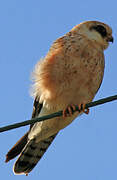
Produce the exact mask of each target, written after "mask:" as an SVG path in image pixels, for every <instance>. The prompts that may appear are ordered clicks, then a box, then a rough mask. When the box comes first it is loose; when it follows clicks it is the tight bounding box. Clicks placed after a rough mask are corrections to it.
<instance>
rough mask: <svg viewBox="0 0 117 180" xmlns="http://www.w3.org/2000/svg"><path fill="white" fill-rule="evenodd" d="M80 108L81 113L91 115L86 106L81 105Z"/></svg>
mask: <svg viewBox="0 0 117 180" xmlns="http://www.w3.org/2000/svg"><path fill="white" fill-rule="evenodd" d="M78 108H79V111H80V112H84V113H85V114H89V108H87V109H86V104H79V105H78Z"/></svg>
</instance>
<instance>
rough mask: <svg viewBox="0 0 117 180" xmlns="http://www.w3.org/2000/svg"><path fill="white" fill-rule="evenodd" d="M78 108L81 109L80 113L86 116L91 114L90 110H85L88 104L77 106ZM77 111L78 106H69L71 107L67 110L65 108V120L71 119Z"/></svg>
mask: <svg viewBox="0 0 117 180" xmlns="http://www.w3.org/2000/svg"><path fill="white" fill-rule="evenodd" d="M77 106H78V108H79V112H80V113H81V112H83V113H85V114H89V109H88V108H87V109H86V108H85V107H86V104H84V103H81V104H79V105H77ZM75 111H76V106H75V105H74V104H71V105H69V106H67V108H65V109H64V110H63V117H64V118H65V117H70V116H72V114H73V113H74V112H75Z"/></svg>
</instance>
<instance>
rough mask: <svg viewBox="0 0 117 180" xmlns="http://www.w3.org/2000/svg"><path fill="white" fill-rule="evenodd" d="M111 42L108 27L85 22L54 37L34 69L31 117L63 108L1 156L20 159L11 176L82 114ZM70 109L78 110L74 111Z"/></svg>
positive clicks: (29, 166)
mask: <svg viewBox="0 0 117 180" xmlns="http://www.w3.org/2000/svg"><path fill="white" fill-rule="evenodd" d="M109 42H113V37H112V29H111V28H110V27H109V26H108V25H107V24H104V23H102V22H98V21H86V22H83V23H81V24H78V25H76V26H75V27H74V28H73V29H72V30H71V31H70V32H68V33H67V34H65V35H64V36H62V37H60V38H58V39H57V40H56V41H55V42H54V43H53V44H52V46H51V48H50V50H49V52H48V53H47V55H46V56H45V57H44V58H42V59H41V60H40V61H39V62H38V63H37V64H36V66H35V69H34V71H33V81H34V83H33V90H32V94H33V96H34V98H35V100H34V106H33V113H32V118H36V117H41V116H44V115H48V114H51V113H54V112H57V111H60V110H63V116H62V117H56V118H52V119H51V120H47V121H42V122H36V123H34V124H33V125H31V126H30V129H29V131H28V132H27V133H26V134H25V135H24V136H23V137H22V138H21V139H20V140H19V141H18V142H17V143H16V144H15V145H14V146H13V147H12V149H11V150H10V151H9V152H8V153H7V155H6V162H8V161H9V160H11V159H13V158H15V157H16V156H17V155H19V157H18V159H17V160H16V162H15V164H14V167H13V171H14V173H15V174H25V175H28V173H30V172H31V170H32V169H33V168H34V167H35V166H36V164H37V163H38V161H39V160H40V159H41V157H42V156H43V155H44V153H45V152H46V150H47V148H48V147H49V146H50V144H51V143H52V141H53V140H54V138H55V137H56V135H57V134H58V132H59V131H60V130H61V129H63V128H65V127H66V126H67V125H69V124H70V123H71V122H72V121H73V120H74V119H75V118H76V117H77V116H79V114H82V113H83V112H85V113H88V110H87V111H86V110H85V104H86V103H89V102H91V101H92V100H93V98H94V97H95V95H96V93H97V91H98V89H99V88H100V85H101V83H102V79H103V74H104V66H105V61H104V50H105V49H107V47H108V45H109ZM75 105H78V106H79V108H80V110H81V111H80V112H78V111H77V112H75V113H73V110H75Z"/></svg>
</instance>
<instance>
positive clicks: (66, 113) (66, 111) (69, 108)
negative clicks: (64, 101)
mask: <svg viewBox="0 0 117 180" xmlns="http://www.w3.org/2000/svg"><path fill="white" fill-rule="evenodd" d="M74 111H76V106H75V105H73V104H71V105H69V106H67V108H65V109H64V110H63V118H65V117H68V116H72V114H73V112H74Z"/></svg>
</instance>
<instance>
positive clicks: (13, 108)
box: [0, 0, 117, 180]
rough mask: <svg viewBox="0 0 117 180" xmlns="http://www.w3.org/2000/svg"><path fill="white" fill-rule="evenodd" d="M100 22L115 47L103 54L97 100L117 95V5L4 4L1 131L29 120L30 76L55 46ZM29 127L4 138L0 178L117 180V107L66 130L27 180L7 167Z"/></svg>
mask: <svg viewBox="0 0 117 180" xmlns="http://www.w3.org/2000/svg"><path fill="white" fill-rule="evenodd" d="M86 20H99V21H102V22H105V23H107V24H109V25H110V26H111V27H112V29H113V36H114V39H115V42H114V43H113V44H111V45H110V47H109V48H108V50H106V51H105V59H106V67H105V74H104V80H103V83H102V86H101V88H100V90H99V92H98V94H97V95H96V97H95V100H97V99H100V98H103V97H107V96H110V95H115V94H117V55H116V54H117V2H116V0H111V1H107V0H98V1H94V0H81V1H78V0H59V1H57V0H43V1H39V0H32V1H31V0H20V1H18V0H17V1H16V0H4V1H3V0H1V1H0V116H1V117H0V126H4V125H8V124H11V123H15V122H20V121H24V120H27V119H30V117H31V113H32V106H33V99H32V98H31V97H30V95H29V89H30V85H31V81H30V74H31V72H32V70H33V68H34V65H35V64H36V62H37V61H38V60H39V59H40V58H41V57H43V56H45V55H46V53H47V52H48V50H49V47H50V45H51V44H52V42H53V41H54V40H55V39H56V38H58V37H60V36H62V35H64V34H65V33H66V32H68V31H69V30H70V29H71V28H72V27H73V26H74V25H76V24H79V23H80V22H82V21H86ZM28 128H29V127H22V128H19V129H15V130H11V131H7V132H4V133H1V134H0V140H1V146H0V178H1V179H7V180H11V179H12V180H14V179H15V180H19V179H22V180H24V179H29V180H32V179H39V180H45V179H46V180H47V179H48V180H49V179H51V180H55V179H56V180H60V179H67V180H71V179H74V180H77V179H79V180H111V179H112V180H116V179H117V102H116V101H115V102H112V103H108V104H105V105H102V106H98V107H95V108H91V109H90V114H89V115H88V116H87V115H85V114H84V115H82V116H81V117H79V118H77V119H76V120H75V121H74V122H73V123H72V124H71V125H70V126H68V127H67V128H65V129H64V130H62V131H61V132H60V133H59V135H58V136H57V138H56V139H55V141H54V142H53V144H52V145H51V147H50V148H49V149H48V151H47V152H46V154H45V155H44V157H43V158H42V159H41V161H40V162H39V163H38V165H37V166H36V168H35V169H34V170H33V171H32V172H31V173H30V174H29V176H28V177H26V176H15V175H14V174H13V172H12V166H13V164H14V160H13V161H11V162H9V163H8V164H5V163H4V160H5V154H6V153H7V151H8V149H10V147H12V145H14V143H15V142H16V141H17V140H18V139H19V138H20V137H21V136H22V135H23V134H24V133H25V132H26V131H27V130H28Z"/></svg>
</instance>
